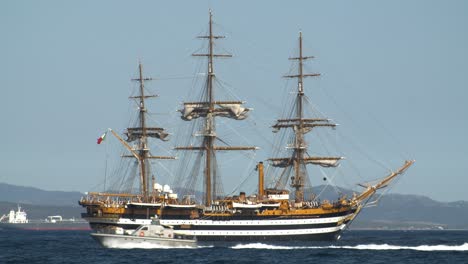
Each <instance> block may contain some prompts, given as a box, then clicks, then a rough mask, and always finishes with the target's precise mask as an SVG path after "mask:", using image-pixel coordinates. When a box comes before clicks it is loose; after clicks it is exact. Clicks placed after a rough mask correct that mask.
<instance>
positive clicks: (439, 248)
mask: <svg viewBox="0 0 468 264" xmlns="http://www.w3.org/2000/svg"><path fill="white" fill-rule="evenodd" d="M231 248H232V249H283V250H288V249H352V250H417V251H468V243H464V244H463V245H453V246H451V245H420V246H399V245H389V244H368V245H356V246H324V247H314V246H304V247H298V246H277V245H269V244H262V243H251V244H239V245H236V246H233V247H231Z"/></svg>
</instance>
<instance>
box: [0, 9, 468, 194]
mask: <svg viewBox="0 0 468 264" xmlns="http://www.w3.org/2000/svg"><path fill="white" fill-rule="evenodd" d="M209 9H212V10H213V15H214V21H215V30H216V32H217V33H219V34H224V35H226V36H227V38H226V39H223V40H221V41H220V44H219V47H221V48H222V49H221V50H220V51H223V52H225V51H227V52H230V53H232V54H233V55H234V58H233V59H229V60H223V61H217V62H216V66H217V68H216V70H217V76H219V77H220V79H221V80H223V82H225V83H226V84H227V87H229V89H230V90H232V91H235V93H236V95H238V96H239V98H241V99H242V100H245V101H246V102H247V105H248V106H249V107H252V108H254V111H253V113H254V114H253V117H254V118H255V119H254V121H251V123H250V124H254V125H255V126H256V128H255V132H248V131H247V132H246V134H245V135H244V136H245V137H248V136H252V138H253V141H254V142H253V143H255V144H257V143H259V144H258V145H260V147H261V151H259V153H258V154H257V156H256V158H257V159H259V160H265V159H267V158H268V157H269V156H268V153H267V152H268V150H269V147H268V146H265V145H266V144H264V143H263V142H261V141H260V140H258V141H256V137H257V138H258V137H260V138H261V137H263V136H259V135H258V134H259V133H260V134H262V135H263V133H265V135H268V137H269V135H270V134H271V133H270V131H271V128H270V126H271V125H272V124H273V123H274V119H275V118H277V117H278V114H279V113H281V110H280V109H281V102H283V99H284V96H285V91H287V90H285V88H284V87H285V80H284V79H282V78H281V76H282V75H284V74H287V73H288V70H289V67H290V62H289V61H288V60H287V58H288V57H290V56H293V55H294V51H296V50H297V48H296V46H297V38H298V33H299V31H302V33H303V35H304V49H305V54H306V55H313V56H315V57H316V59H314V61H313V64H311V66H309V68H307V69H308V70H312V71H317V72H320V73H321V74H322V76H321V77H320V78H318V79H317V80H312V79H310V80H309V79H308V80H307V82H306V83H305V87H306V93H308V94H309V97H310V98H311V101H313V102H314V103H316V106H317V107H318V108H319V109H320V111H321V112H325V113H326V114H327V116H329V117H330V118H333V119H334V120H336V121H337V122H338V123H339V124H340V126H339V129H340V135H341V134H344V135H349V138H353V140H354V142H358V143H356V144H355V146H359V147H355V148H350V149H353V150H354V151H348V153H349V154H353V153H354V152H356V149H359V150H362V151H363V152H366V153H367V154H365V155H357V156H358V158H356V159H354V162H355V163H357V164H359V163H360V161H361V158H362V157H363V156H365V157H368V160H376V161H378V162H384V163H385V164H388V165H389V166H390V167H392V168H396V167H398V166H400V165H401V164H402V163H403V161H404V159H408V158H411V159H415V160H416V163H415V165H414V166H413V167H412V168H410V170H409V171H408V172H407V173H406V174H405V175H404V176H403V177H402V178H401V179H400V180H399V181H398V183H397V184H396V186H395V187H394V188H393V189H392V190H391V191H392V192H394V193H404V194H417V195H427V196H429V197H431V198H433V199H436V200H440V201H455V200H468V192H467V191H466V186H468V177H466V176H468V175H467V171H468V152H467V149H468V140H467V139H466V135H468V118H467V113H468V111H467V110H468V106H467V99H468V91H467V89H466V88H467V83H468V81H467V76H468V31H467V30H466V26H467V25H468V16H467V15H466V14H467V13H468V2H467V1H461V0H460V1H456V0H453V1H426V0H421V1H417V0H414V1H399V0H396V1H371V0H369V1H360V0H356V1H310V0H307V1H306V0H304V1H302V0H300V1H110V0H109V1H106V0H104V1H86V0H85V1H58V0H57V1H47V0H46V1H25V0H22V1H2V2H1V3H0V32H1V34H2V41H0V58H1V59H0V85H1V86H0V87H1V88H0V89H1V92H2V96H1V99H2V103H1V104H0V121H1V125H2V129H1V132H0V136H1V137H2V138H3V141H2V147H1V151H0V164H1V166H0V182H5V183H9V184H16V185H23V186H32V187H37V188H41V189H45V190H64V191H81V192H85V191H87V190H90V189H91V188H92V187H93V186H95V185H96V183H97V182H99V181H102V174H103V170H104V166H105V165H104V164H105V162H104V160H105V156H106V155H107V154H106V152H105V150H104V149H105V148H103V147H102V146H97V145H96V138H97V137H98V136H100V135H101V134H102V133H103V132H104V131H105V129H107V128H108V127H112V128H114V129H115V130H116V131H123V130H124V129H125V127H126V125H127V123H128V119H129V117H130V114H129V112H131V111H132V110H135V109H133V108H131V106H129V102H128V96H129V95H130V93H131V91H132V87H133V88H134V87H135V84H132V83H131V81H130V79H131V78H134V77H136V74H137V65H138V62H139V61H141V62H142V63H143V64H144V69H145V72H146V73H148V75H151V76H153V77H155V78H156V80H155V81H153V82H152V83H151V89H154V91H156V93H157V94H158V95H159V96H160V98H158V99H157V100H156V101H155V102H154V105H151V107H153V108H156V109H157V111H159V112H161V113H164V114H161V118H160V119H161V122H162V125H165V126H166V127H167V128H168V130H171V129H176V127H177V125H176V122H180V119H179V118H177V121H174V120H172V119H170V118H173V117H175V116H177V115H176V114H174V113H175V112H176V110H177V109H178V108H179V107H180V103H181V102H182V101H183V100H184V99H185V98H187V94H189V93H190V91H191V88H192V85H193V80H192V79H190V78H189V77H191V76H192V77H193V76H194V71H195V69H196V68H197V67H196V66H197V63H199V61H197V59H195V58H192V57H191V54H192V53H193V52H196V51H197V50H198V49H199V48H200V46H201V43H202V42H201V41H200V40H199V39H197V38H196V36H197V35H199V34H203V33H204V32H206V29H207V22H208V12H209V11H208V10H209ZM293 87H294V86H293ZM308 89H309V90H308ZM259 131H260V132H259ZM173 132H174V131H173ZM174 133H175V132H174ZM254 134H255V135H254ZM264 137H267V136H264ZM347 137H348V136H346V138H347ZM359 152H361V151H359ZM346 159H347V160H353V157H352V155H350V156H347V157H346ZM356 166H359V165H356ZM360 171H361V173H363V174H366V172H367V171H366V166H365V165H363V166H361V167H360ZM369 172H370V171H369ZM384 174H385V173H384ZM384 174H382V175H380V176H383V175H384Z"/></svg>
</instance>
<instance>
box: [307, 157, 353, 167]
mask: <svg viewBox="0 0 468 264" xmlns="http://www.w3.org/2000/svg"><path fill="white" fill-rule="evenodd" d="M342 159H344V158H343V157H309V158H304V163H305V164H314V165H320V166H322V167H325V168H329V167H337V166H338V165H339V163H338V162H339V161H340V160H342Z"/></svg>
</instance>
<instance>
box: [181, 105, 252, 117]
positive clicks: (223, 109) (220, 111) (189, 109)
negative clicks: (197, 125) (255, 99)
mask: <svg viewBox="0 0 468 264" xmlns="http://www.w3.org/2000/svg"><path fill="white" fill-rule="evenodd" d="M209 110H210V107H209V104H208V103H205V102H194V103H185V104H184V109H182V110H180V112H181V113H182V116H181V118H182V119H183V120H185V121H190V120H192V119H196V118H199V117H206V116H207V115H208V113H209V112H210V111H209ZM249 111H250V109H249V108H246V107H243V106H242V102H215V107H214V110H213V111H212V113H211V114H212V116H222V117H228V118H233V119H236V120H243V119H245V118H247V113H248V112H249Z"/></svg>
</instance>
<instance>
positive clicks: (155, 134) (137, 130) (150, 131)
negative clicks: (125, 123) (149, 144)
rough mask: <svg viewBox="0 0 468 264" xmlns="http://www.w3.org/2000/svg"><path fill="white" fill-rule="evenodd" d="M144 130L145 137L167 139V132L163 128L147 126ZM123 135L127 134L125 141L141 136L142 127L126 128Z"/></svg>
mask: <svg viewBox="0 0 468 264" xmlns="http://www.w3.org/2000/svg"><path fill="white" fill-rule="evenodd" d="M145 132H146V136H147V137H152V138H159V139H161V140H163V141H168V140H169V139H168V138H167V137H168V136H169V134H168V133H167V132H166V131H164V128H159V127H147V128H145ZM125 135H127V139H126V140H127V142H132V141H135V140H137V139H139V138H141V137H142V136H143V129H142V128H141V127H133V128H127V131H126V132H125Z"/></svg>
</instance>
